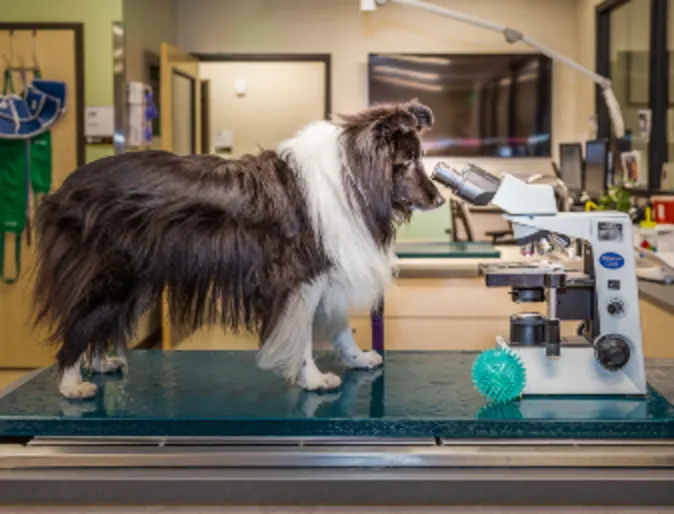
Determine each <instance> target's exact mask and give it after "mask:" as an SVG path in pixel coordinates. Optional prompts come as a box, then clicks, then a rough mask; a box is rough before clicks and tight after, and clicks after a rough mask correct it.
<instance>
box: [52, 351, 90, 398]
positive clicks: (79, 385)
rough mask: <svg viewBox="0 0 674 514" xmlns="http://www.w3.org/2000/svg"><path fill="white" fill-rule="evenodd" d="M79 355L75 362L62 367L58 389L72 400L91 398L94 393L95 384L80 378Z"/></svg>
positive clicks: (80, 363)
mask: <svg viewBox="0 0 674 514" xmlns="http://www.w3.org/2000/svg"><path fill="white" fill-rule="evenodd" d="M81 360H82V359H81V357H80V358H79V359H77V362H75V363H74V364H72V365H71V366H68V367H66V368H64V369H63V371H62V372H61V382H60V383H59V391H60V393H61V394H62V395H63V396H65V397H66V398H69V399H72V400H78V399H86V398H91V397H93V396H94V395H95V394H96V390H97V387H96V384H92V383H91V382H85V381H84V380H82V372H81V370H80V366H81V365H82V362H81Z"/></svg>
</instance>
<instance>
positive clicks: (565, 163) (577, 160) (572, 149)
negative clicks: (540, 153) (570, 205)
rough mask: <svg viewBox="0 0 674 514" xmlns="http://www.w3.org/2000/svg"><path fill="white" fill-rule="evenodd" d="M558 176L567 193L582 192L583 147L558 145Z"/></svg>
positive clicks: (568, 144) (569, 144)
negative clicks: (567, 190) (566, 188)
mask: <svg viewBox="0 0 674 514" xmlns="http://www.w3.org/2000/svg"><path fill="white" fill-rule="evenodd" d="M559 174H560V178H561V179H562V181H563V182H564V183H565V184H566V187H568V188H569V191H572V192H574V193H580V192H581V191H583V147H582V145H581V144H580V143H562V144H560V145H559Z"/></svg>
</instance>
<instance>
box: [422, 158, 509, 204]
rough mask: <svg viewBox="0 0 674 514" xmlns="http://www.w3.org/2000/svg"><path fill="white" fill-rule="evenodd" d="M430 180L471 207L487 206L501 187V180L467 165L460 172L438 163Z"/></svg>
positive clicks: (480, 169) (471, 165)
mask: <svg viewBox="0 0 674 514" xmlns="http://www.w3.org/2000/svg"><path fill="white" fill-rule="evenodd" d="M431 178H432V179H433V180H435V181H436V182H438V183H440V184H442V185H443V186H445V187H446V188H448V189H449V190H451V191H452V193H453V194H454V195H455V196H457V197H459V198H460V199H462V200H465V201H466V202H468V203H470V204H472V205H479V206H482V205H487V204H488V203H489V202H491V200H492V198H494V195H495V194H496V191H498V188H499V187H500V186H501V180H500V179H499V178H498V177H496V176H494V175H492V174H491V173H489V172H487V171H485V170H483V169H482V168H478V167H477V166H474V165H473V164H467V165H466V166H465V167H464V168H463V169H462V170H461V171H457V170H456V169H454V168H452V167H451V166H449V165H447V164H444V163H438V164H437V165H436V166H435V168H434V169H433V173H431Z"/></svg>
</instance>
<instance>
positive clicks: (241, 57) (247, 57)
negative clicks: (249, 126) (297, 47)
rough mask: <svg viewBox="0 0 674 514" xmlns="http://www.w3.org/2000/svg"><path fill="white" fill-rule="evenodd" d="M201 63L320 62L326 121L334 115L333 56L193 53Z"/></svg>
mask: <svg viewBox="0 0 674 514" xmlns="http://www.w3.org/2000/svg"><path fill="white" fill-rule="evenodd" d="M192 55H193V56H194V57H196V58H197V59H199V61H201V62H320V63H323V64H324V65H325V75H324V79H325V80H324V82H325V91H324V93H325V105H324V116H325V119H326V120H327V119H329V118H330V114H331V113H332V84H331V81H332V79H331V77H332V69H331V68H332V56H331V54H227V53H193V54H192Z"/></svg>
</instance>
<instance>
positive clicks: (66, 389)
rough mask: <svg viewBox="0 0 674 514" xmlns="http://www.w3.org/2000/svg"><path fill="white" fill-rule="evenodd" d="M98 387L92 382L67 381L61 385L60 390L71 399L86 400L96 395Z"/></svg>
mask: <svg viewBox="0 0 674 514" xmlns="http://www.w3.org/2000/svg"><path fill="white" fill-rule="evenodd" d="M97 390H98V387H97V386H96V384H92V383H91V382H78V383H75V384H73V383H66V384H61V385H60V386H59V391H60V392H61V394H62V395H63V396H65V397H66V398H68V399H69V400H85V399H87V398H93V397H94V396H95V395H96V391H97Z"/></svg>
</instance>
